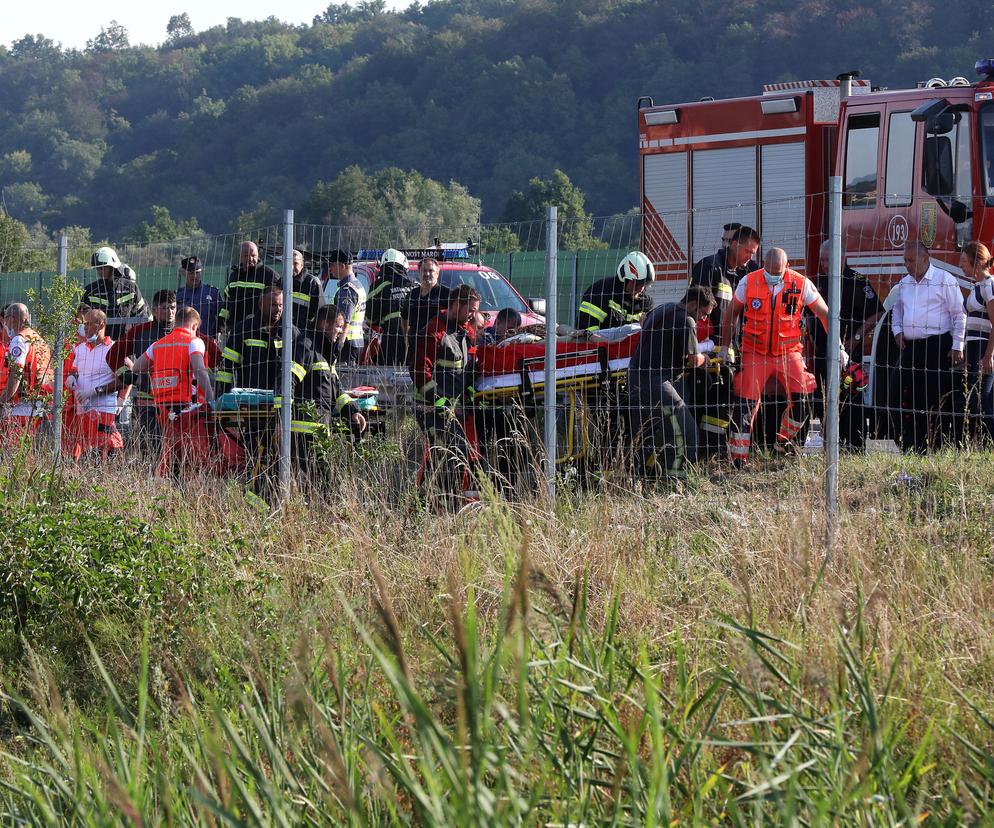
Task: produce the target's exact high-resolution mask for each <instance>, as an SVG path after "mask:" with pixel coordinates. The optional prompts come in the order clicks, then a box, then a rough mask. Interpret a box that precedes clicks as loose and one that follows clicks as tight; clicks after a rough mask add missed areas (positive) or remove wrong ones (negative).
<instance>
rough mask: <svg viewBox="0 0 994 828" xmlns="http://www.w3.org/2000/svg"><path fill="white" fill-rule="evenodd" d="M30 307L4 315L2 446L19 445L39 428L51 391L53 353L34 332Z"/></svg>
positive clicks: (12, 308) (12, 309)
mask: <svg viewBox="0 0 994 828" xmlns="http://www.w3.org/2000/svg"><path fill="white" fill-rule="evenodd" d="M30 322H31V318H30V316H29V314H28V309H27V306H25V305H22V304H21V303H20V302H15V303H13V304H11V305H8V306H7V308H6V310H5V311H4V314H3V327H4V333H5V335H6V337H5V338H6V340H7V353H6V355H5V356H4V360H5V362H6V368H7V382H6V384H5V385H4V387H3V388H0V447H2V448H10V447H13V446H16V445H17V444H18V443H19V441H20V439H21V438H22V437H24V436H29V437H30V436H32V435H33V434H34V432H35V430H36V429H37V428H38V423H39V420H40V408H39V406H40V405H42V406H43V400H42V399H41V398H42V397H43V395H44V393H45V389H46V387H47V388H51V383H52V378H53V373H54V372H53V366H52V353H51V351H50V350H49V348H48V345H47V344H46V343H45V340H44V339H42V337H41V335H40V334H39V333H38V332H37V331H35V330H32V328H31V325H30Z"/></svg>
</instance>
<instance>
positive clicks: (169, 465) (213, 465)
mask: <svg viewBox="0 0 994 828" xmlns="http://www.w3.org/2000/svg"><path fill="white" fill-rule="evenodd" d="M159 427H160V429H161V431H162V451H161V453H160V454H159V468H158V474H159V475H160V476H162V477H172V476H178V477H182V478H191V477H198V476H200V475H204V474H208V475H216V476H221V475H226V474H230V473H232V472H234V471H236V470H237V469H239V468H241V467H242V466H244V464H245V453H244V451H243V450H242V447H241V445H240V444H239V443H238V441H237V440H234V439H232V438H231V437H230V436H229V435H228V434H226V433H225V432H224V431H222V430H221V429H219V428H217V427H216V426H215V425H214V424H213V423H211V422H208V421H207V420H206V419H205V418H204V417H203V416H201V415H200V414H198V413H197V412H192V413H188V414H181V415H179V416H177V417H175V418H174V419H170V417H169V413H168V411H165V410H161V409H160V411H159Z"/></svg>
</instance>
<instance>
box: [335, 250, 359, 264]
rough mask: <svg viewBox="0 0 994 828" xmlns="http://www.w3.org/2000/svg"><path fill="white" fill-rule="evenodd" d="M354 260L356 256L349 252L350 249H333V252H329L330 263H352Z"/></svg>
mask: <svg viewBox="0 0 994 828" xmlns="http://www.w3.org/2000/svg"><path fill="white" fill-rule="evenodd" d="M354 261H355V258H354V257H353V256H352V254H351V253H349V251H348V250H332V251H331V253H329V254H328V263H329V264H335V263H338V264H352V263H353V262H354Z"/></svg>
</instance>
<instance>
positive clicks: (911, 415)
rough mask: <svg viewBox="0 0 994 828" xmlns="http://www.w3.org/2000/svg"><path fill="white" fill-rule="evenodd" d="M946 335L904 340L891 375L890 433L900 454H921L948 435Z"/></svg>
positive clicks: (949, 380) (949, 382)
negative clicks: (893, 436)
mask: <svg viewBox="0 0 994 828" xmlns="http://www.w3.org/2000/svg"><path fill="white" fill-rule="evenodd" d="M952 346H953V340H952V336H951V335H950V334H937V335H935V336H926V337H924V338H922V339H907V338H906V339H905V343H904V350H903V351H901V355H900V361H899V363H898V366H897V368H895V369H894V371H893V373H892V374H891V395H890V399H891V400H892V401H894V402H895V403H896V405H897V410H892V411H891V420H892V423H893V427H892V431H891V433H892V434H894V435H896V437H897V439H898V442H899V444H900V446H901V448H902V449H903V450H904V451H916V452H925V451H928V449H929V448H930V447H931V446H935V445H937V444H939V443H940V442H941V441H942V436H943V435H949V434H951V433H952V430H953V427H954V424H953V418H952V416H951V413H950V410H949V409H950V408H951V407H952V401H951V400H950V396H951V391H952V388H953V371H952V370H951V369H950V366H949V358H948V354H949V351H950V349H951V348H952Z"/></svg>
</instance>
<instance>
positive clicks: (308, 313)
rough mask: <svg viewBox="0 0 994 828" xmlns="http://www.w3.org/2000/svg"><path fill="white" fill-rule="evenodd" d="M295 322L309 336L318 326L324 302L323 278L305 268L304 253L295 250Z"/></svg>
mask: <svg viewBox="0 0 994 828" xmlns="http://www.w3.org/2000/svg"><path fill="white" fill-rule="evenodd" d="M292 293H293V324H294V326H295V327H296V328H297V329H298V330H300V331H305V332H306V333H307V335H308V336H310V335H312V334H313V333H314V331H315V330H316V328H317V318H318V310H319V309H320V308H321V306H322V305H323V304H324V291H323V290H322V288H321V280H320V279H319V278H318V277H317V276H315V275H314V274H313V273H311V272H310V271H308V270H305V269H304V254H303V253H301V252H300V251H299V250H294V251H293V291H292Z"/></svg>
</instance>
